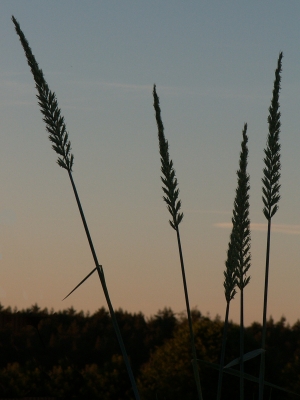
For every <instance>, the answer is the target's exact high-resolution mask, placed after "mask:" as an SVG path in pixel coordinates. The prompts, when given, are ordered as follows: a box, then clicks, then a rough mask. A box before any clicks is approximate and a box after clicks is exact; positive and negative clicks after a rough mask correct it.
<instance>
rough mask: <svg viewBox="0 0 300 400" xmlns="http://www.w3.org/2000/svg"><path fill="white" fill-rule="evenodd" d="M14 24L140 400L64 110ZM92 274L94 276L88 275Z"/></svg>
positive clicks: (136, 394)
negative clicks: (78, 182) (76, 173)
mask: <svg viewBox="0 0 300 400" xmlns="http://www.w3.org/2000/svg"><path fill="white" fill-rule="evenodd" d="M12 21H13V23H14V25H15V29H16V32H17V34H18V36H19V38H20V41H21V44H22V46H23V49H24V52H25V55H26V58H27V62H28V65H29V67H30V69H31V72H32V74H33V77H34V80H35V83H36V89H37V91H38V94H37V98H38V100H39V102H38V103H39V105H40V107H41V112H42V114H43V115H44V118H43V120H44V121H45V123H46V129H47V131H48V132H49V133H50V135H49V139H50V141H51V142H52V143H53V144H52V148H53V149H54V150H55V151H56V153H57V154H58V155H59V157H58V160H57V163H58V165H59V166H60V167H62V168H64V169H66V170H67V171H68V174H69V178H70V181H71V184H72V188H73V191H74V195H75V198H76V202H77V205H78V208H79V212H80V215H81V219H82V222H83V225H84V229H85V232H86V235H87V239H88V242H89V245H90V249H91V252H92V255H93V259H94V262H95V266H96V269H97V272H98V275H99V279H100V282H101V285H102V288H103V292H104V295H105V298H106V301H107V305H108V308H109V311H110V315H111V318H112V322H113V326H114V329H115V332H116V335H117V338H118V341H119V345H120V348H121V351H122V355H123V358H124V361H125V365H126V368H127V372H128V375H129V378H130V381H131V385H132V389H133V392H134V396H135V399H136V400H140V396H139V393H138V389H137V386H136V382H135V379H134V376H133V373H132V369H131V366H130V363H129V359H128V356H127V353H126V350H125V346H124V342H123V339H122V336H121V332H120V329H119V326H118V322H117V319H116V315H115V312H114V309H113V307H112V304H111V301H110V297H109V293H108V289H107V286H106V282H105V277H104V271H103V268H102V266H101V265H100V264H99V263H98V259H97V255H96V252H95V249H94V245H93V242H92V238H91V235H90V233H89V229H88V225H87V223H86V219H85V216H84V213H83V209H82V206H81V203H80V199H79V196H78V193H77V189H76V186H75V183H74V180H73V176H72V166H73V161H74V157H73V154H71V143H70V141H69V139H68V133H67V130H66V125H65V122H64V117H63V116H61V111H60V109H59V107H58V103H57V99H56V95H55V93H54V92H51V91H50V89H49V87H48V84H47V82H46V80H45V78H44V74H43V71H42V70H41V69H40V68H39V66H38V63H37V62H36V59H35V57H34V55H33V54H32V51H31V48H30V47H29V43H28V41H27V39H26V38H25V36H24V33H23V32H22V30H21V28H20V25H19V23H18V22H17V21H16V19H15V18H14V17H12ZM89 275H91V274H89Z"/></svg>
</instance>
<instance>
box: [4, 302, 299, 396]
mask: <svg viewBox="0 0 300 400" xmlns="http://www.w3.org/2000/svg"><path fill="white" fill-rule="evenodd" d="M116 316H117V320H118V323H119V326H120V330H121V333H122V336H123V338H124V342H125V345H126V349H127V352H128V356H129V359H130V363H131V366H132V370H133V372H134V375H135V377H136V379H137V382H138V387H139V391H140V394H141V396H142V398H143V399H145V400H148V399H149V400H150V399H158V400H169V399H170V400H171V399H172V400H177V399H178V400H179V399H180V400H182V399H186V400H190V399H191V400H192V399H195V398H196V396H197V393H196V389H195V387H194V386H195V385H194V383H193V369H192V364H191V359H192V356H191V353H190V347H189V340H190V339H189V329H188V321H187V318H186V316H185V314H183V313H182V314H175V313H174V312H173V311H172V310H171V309H170V308H164V309H163V310H159V311H158V312H157V314H156V315H154V316H152V317H150V318H146V317H145V316H144V315H143V314H142V313H141V312H140V313H129V312H127V311H123V310H122V309H119V310H118V311H116ZM192 319H193V326H194V330H195V343H196V347H197V354H198V357H199V361H198V362H199V365H200V370H201V382H203V385H202V386H203V387H202V389H203V394H204V395H205V399H215V398H216V388H217V382H218V371H217V370H216V369H214V368H212V367H213V364H218V363H219V359H220V352H221V348H220V344H221V336H222V330H223V326H224V322H223V321H221V320H220V318H219V317H216V318H214V319H211V318H209V317H208V316H203V315H202V314H201V312H200V311H198V310H193V311H192ZM261 335H262V326H261V324H259V323H253V324H251V325H250V326H249V327H247V328H245V351H251V350H255V349H257V348H259V346H260V342H261ZM238 343H239V326H238V325H236V324H234V323H232V322H230V323H229V327H228V338H227V346H226V355H225V364H226V363H228V362H230V361H232V360H233V359H234V358H236V357H238V356H239V348H238V346H237V344H238ZM0 354H1V356H0V397H2V398H4V397H23V396H31V397H33V396H54V397H60V398H63V397H65V398H96V397H98V398H101V399H104V400H118V399H120V400H121V399H122V400H127V399H128V400H131V399H133V398H134V396H133V392H132V388H131V385H130V381H129V380H128V375H127V372H126V367H125V364H124V361H123V358H122V355H121V353H120V349H119V345H118V342H117V339H116V335H115V333H114V330H113V326H112V322H111V318H110V315H109V312H108V311H107V310H106V309H105V308H104V307H102V308H100V309H99V310H98V311H96V312H95V313H94V314H93V315H90V314H89V313H87V314H84V312H82V311H80V312H77V311H76V310H75V309H74V308H73V307H71V308H69V309H67V310H63V311H59V312H54V310H50V311H48V310H47V308H45V309H40V308H39V306H38V305H37V304H35V305H33V306H32V307H31V308H28V309H26V310H21V311H18V310H17V309H14V310H12V309H11V308H10V307H8V308H4V307H3V306H2V305H1V304H0ZM299 356H300V321H299V320H298V321H297V322H296V323H295V324H294V325H293V326H290V325H288V324H286V321H285V319H284V318H281V320H280V321H278V322H274V320H273V319H272V318H270V319H269V321H268V323H267V352H266V378H265V379H266V381H268V382H271V383H275V384H276V385H279V386H282V387H284V388H286V389H289V390H291V391H293V392H296V393H300V363H299ZM200 360H201V361H200ZM209 363H210V364H209ZM237 368H238V366H237ZM258 372H259V359H252V360H249V361H247V362H246V363H245V373H249V374H252V375H254V376H258ZM223 379H224V385H223V391H224V395H223V396H222V398H223V399H225V400H226V399H227V398H226V393H230V398H231V399H232V398H238V396H239V379H238V378H237V377H235V376H231V375H227V374H225V375H224V378H223ZM229 389H230V390H229ZM257 394H258V385H257V384H256V383H254V382H249V381H245V399H247V400H248V399H249V400H252V399H253V398H257ZM266 396H267V397H266V398H271V399H272V400H277V399H280V400H284V399H287V400H288V399H296V398H298V397H297V396H295V395H293V394H287V393H284V392H280V391H278V390H276V389H273V390H271V391H270V390H266ZM228 399H229V397H228Z"/></svg>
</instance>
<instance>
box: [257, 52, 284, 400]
mask: <svg viewBox="0 0 300 400" xmlns="http://www.w3.org/2000/svg"><path fill="white" fill-rule="evenodd" d="M282 58H283V54H282V52H281V53H279V57H278V61H277V68H276V70H275V80H274V87H273V96H272V100H271V106H270V107H269V116H268V124H269V134H268V138H267V146H266V148H265V149H264V153H265V158H264V164H265V167H264V170H263V175H264V176H263V178H262V182H263V188H262V191H263V196H262V200H263V203H264V208H263V213H264V216H265V217H266V219H267V221H268V233H267V249H266V270H265V285H264V303H263V327H262V345H261V347H262V349H263V350H265V347H266V334H267V303H268V283H269V265H270V246H271V220H272V217H273V216H274V215H275V214H276V212H277V210H278V202H279V200H280V195H279V189H280V186H281V185H280V184H279V178H280V175H281V174H280V169H281V163H280V147H281V146H280V143H279V134H280V127H281V122H280V112H279V92H280V82H281V71H282ZM264 379H265V352H263V353H262V354H261V361H260V372H259V400H263V393H264Z"/></svg>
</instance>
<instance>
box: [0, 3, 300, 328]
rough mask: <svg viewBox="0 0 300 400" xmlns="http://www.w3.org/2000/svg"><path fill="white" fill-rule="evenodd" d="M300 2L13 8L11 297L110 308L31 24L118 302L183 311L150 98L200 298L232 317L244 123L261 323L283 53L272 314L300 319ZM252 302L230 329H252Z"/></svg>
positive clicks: (6, 64) (8, 40)
mask: <svg viewBox="0 0 300 400" xmlns="http://www.w3.org/2000/svg"><path fill="white" fill-rule="evenodd" d="M299 12H300V4H299V2H297V1H289V2H288V4H287V3H283V2H281V1H265V2H260V1H252V2H245V1H240V2H237V1H210V2H204V1H202V2H195V1H185V2H183V1H168V0H166V1H164V2H161V1H151V2H146V1H122V2H121V1H90V0H89V1H86V2H82V1H74V0H73V1H68V0H64V1H63V2H62V1H51V2H41V1H32V0H27V1H26V2H24V1H21V0H20V1H14V0H11V1H9V2H2V3H1V13H0V22H1V24H0V34H1V41H0V51H1V58H0V89H1V90H0V105H1V107H0V129H1V137H2V145H1V146H0V152H1V154H0V165H1V168H0V179H1V182H2V196H1V202H0V253H1V259H0V268H1V269H0V271H1V281H0V302H1V303H2V304H3V305H4V306H9V305H10V306H12V307H14V306H17V307H18V308H24V307H30V306H31V305H32V304H34V303H36V302H37V303H38V304H39V305H40V306H41V307H48V308H51V307H53V308H54V309H55V310H58V309H62V308H67V307H70V306H71V305H73V306H74V308H75V309H77V310H84V311H87V310H89V311H90V312H94V311H95V310H97V309H98V308H99V307H101V306H102V305H105V299H104V296H103V294H102V289H101V287H100V283H99V282H98V278H97V277H96V276H93V277H92V278H90V279H89V280H88V281H87V282H86V283H85V284H84V286H82V287H81V288H80V289H78V290H77V291H76V292H75V293H74V294H72V296H70V298H68V299H67V300H65V301H64V302H61V299H62V298H63V297H64V296H65V295H66V294H67V293H68V292H69V291H70V290H71V289H72V288H73V287H74V286H75V285H76V284H77V283H78V282H79V281H80V280H81V279H82V278H83V277H84V276H85V275H86V274H87V273H88V272H90V271H91V270H92V269H93V260H92V256H91V254H90V251H89V247H88V243H87V240H86V238H85V235H84V230H83V227H82V225H81V221H80V216H79V213H78V210H77V208H76V207H77V206H76V203H75V199H74V197H73V193H72V188H71V185H70V182H69V178H68V176H67V173H66V171H64V170H63V169H61V168H59V167H58V166H57V164H56V162H55V161H56V155H55V153H54V152H53V150H52V149H51V145H50V142H49V140H48V138H47V133H46V131H45V126H44V122H43V121H42V116H41V113H40V111H39V108H38V105H37V101H36V98H35V94H36V93H35V88H34V83H33V78H32V76H31V73H30V71H29V68H28V65H27V63H26V60H25V56H24V52H23V49H22V47H21V44H20V42H19V40H18V37H17V35H16V33H15V31H14V27H13V23H12V21H11V15H14V16H15V18H16V19H17V20H18V21H19V23H20V25H21V29H22V30H23V32H24V33H25V36H26V37H27V39H28V41H29V44H30V46H31V48H32V50H33V53H34V54H35V56H36V58H37V61H38V63H39V65H40V67H41V68H42V69H43V71H44V74H45V78H46V80H47V82H48V84H49V86H50V89H51V90H53V91H55V93H56V95H57V98H58V102H59V106H60V108H61V110H62V114H63V115H64V117H65V120H66V124H67V128H68V131H69V135H70V136H69V137H70V140H71V143H72V151H73V153H74V157H75V161H74V179H75V182H76V184H77V188H78V191H79V195H80V197H81V200H82V203H83V207H84V210H85V214H86V217H87V221H88V223H89V226H90V230H91V234H92V237H93V240H94V244H95V248H96V251H97V254H98V258H99V261H100V262H101V263H102V264H103V268H104V271H105V275H106V280H107V283H108V287H109V291H110V293H111V298H112V302H113V305H114V307H115V308H119V307H122V308H123V309H125V310H128V311H131V312H138V311H142V312H144V313H145V314H146V315H147V316H150V315H153V314H155V313H156V312H157V311H158V309H160V308H163V307H164V306H168V307H171V308H172V309H173V310H174V311H176V312H181V311H183V310H184V309H185V303H184V295H183V289H182V282H181V273H180V265H179V259H178V251H177V247H176V236H175V232H174V231H173V230H172V229H171V228H170V226H169V224H168V219H169V215H168V211H167V209H166V207H165V204H164V203H163V200H162V195H163V193H162V190H161V182H160V160H159V153H158V140H157V128H156V122H155V117H154V110H153V99H152V87H153V84H154V83H155V84H156V85H157V92H158V95H159V97H160V103H161V109H162V118H163V123H164V126H165V134H166V137H167V139H168V141H169V145H170V155H171V158H172V159H173V162H174V166H175V170H176V175H177V178H178V182H179V188H180V197H181V200H182V210H183V212H184V219H183V221H182V224H181V235H182V244H183V251H184V257H185V264H186V274H187V282H188V287H189V293H190V302H191V305H192V306H193V307H198V309H199V310H200V311H201V312H202V313H203V314H206V313H210V315H211V316H212V317H214V316H215V315H216V314H219V315H220V316H221V317H222V318H223V317H224V312H225V299H224V292H223V270H224V262H225V258H226V251H227V245H228V240H229V234H230V221H231V214H232V206H233V200H234V194H235V188H236V183H237V178H236V175H235V172H236V170H237V168H238V159H239V152H240V143H241V139H242V129H243V125H244V122H247V123H248V135H249V173H250V185H251V190H250V219H251V227H252V248H251V253H252V266H251V268H250V275H251V280H250V283H249V285H248V286H247V288H246V289H245V321H246V323H251V322H253V321H254V320H256V321H258V322H261V319H262V299H263V279H264V268H265V267H264V266H265V247H266V231H265V229H266V221H265V219H264V216H263V214H262V207H263V205H262V200H261V186H262V185H261V178H262V169H263V149H264V146H265V143H266V138H267V133H268V125H267V116H268V108H269V105H270V99H271V95H272V88H273V81H274V71H275V68H276V64H277V59H278V55H279V52H280V51H283V53H284V58H283V72H282V90H281V94H280V104H281V113H282V118H281V122H282V130H281V137H280V141H281V146H282V153H281V154H282V177H281V184H282V189H281V196H282V198H281V200H280V203H279V211H278V213H277V214H276V216H275V217H274V220H273V233H272V242H271V265H270V290H269V306H268V315H272V316H273V317H274V318H275V319H279V318H280V317H281V316H282V315H285V316H286V318H287V320H288V321H289V322H290V323H294V322H295V321H296V320H297V319H298V318H299V312H298V310H299V308H300V307H299V306H300V300H299V296H298V282H299V278H300V271H299V262H300V255H299V251H298V247H299V239H300V216H299V212H298V208H299V206H298V205H299V198H300V190H299V187H300V185H299V176H300V174H299V167H300V162H299V156H298V153H299V149H300V138H299V124H298V121H297V117H298V114H299V104H300V101H299V100H300V83H299V82H300V81H299V71H300V56H299ZM238 298H239V296H238V295H237V296H236V299H235V300H234V302H233V303H232V307H231V318H232V319H233V320H234V321H238V319H239V301H238Z"/></svg>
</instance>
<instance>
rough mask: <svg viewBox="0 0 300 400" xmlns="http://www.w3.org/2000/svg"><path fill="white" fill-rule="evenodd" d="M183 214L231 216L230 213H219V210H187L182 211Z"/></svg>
mask: <svg viewBox="0 0 300 400" xmlns="http://www.w3.org/2000/svg"><path fill="white" fill-rule="evenodd" d="M184 211H185V213H186V214H187V213H189V214H218V215H228V214H232V211H221V210H199V209H194V210H193V209H187V210H184Z"/></svg>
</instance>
